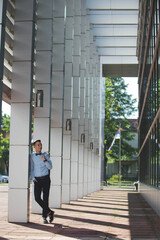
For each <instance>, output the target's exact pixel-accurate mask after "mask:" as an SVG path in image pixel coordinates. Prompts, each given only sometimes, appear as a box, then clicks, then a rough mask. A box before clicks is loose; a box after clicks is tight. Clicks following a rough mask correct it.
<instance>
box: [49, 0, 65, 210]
mask: <svg viewBox="0 0 160 240" xmlns="http://www.w3.org/2000/svg"><path fill="white" fill-rule="evenodd" d="M53 3H54V11H53V16H54V18H53V79H52V109H51V148H50V158H51V160H52V163H53V170H52V171H51V191H50V206H51V207H54V208H59V207H60V205H61V197H62V196H61V187H62V185H61V183H62V163H63V152H62V150H63V104H64V32H65V6H66V5H65V0H58V1H57V0H54V1H53Z"/></svg>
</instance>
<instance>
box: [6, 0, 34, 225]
mask: <svg viewBox="0 0 160 240" xmlns="http://www.w3.org/2000/svg"><path fill="white" fill-rule="evenodd" d="M15 8H16V10H15V26H14V49H13V75H12V95H11V127H10V156H9V180H10V181H9V198H8V199H9V205H8V214H9V217H8V219H9V221H10V222H28V220H29V219H28V217H29V214H28V213H29V180H28V179H29V178H28V177H29V153H30V141H31V131H30V129H31V113H32V111H31V110H32V105H31V103H32V91H33V90H32V86H33V60H34V58H33V57H34V31H35V22H34V21H35V1H34V0H29V1H26V0H16V2H15ZM24 9H25V11H24Z"/></svg>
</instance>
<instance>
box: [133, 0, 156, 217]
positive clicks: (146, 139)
mask: <svg viewBox="0 0 160 240" xmlns="http://www.w3.org/2000/svg"><path fill="white" fill-rule="evenodd" d="M159 6H160V1H159V0H156V1H152V0H147V1H140V9H139V27H138V41H137V55H138V60H139V71H138V78H139V165H140V179H139V180H140V191H141V193H142V194H143V195H144V197H145V198H146V199H147V201H149V203H150V204H151V205H152V207H153V208H154V209H155V210H156V211H157V213H159V214H160V203H159V197H160V128H159V126H160V125H159V122H160V108H159V106H160V105H159V103H160V55H159V54H160V29H159V20H160V9H159Z"/></svg>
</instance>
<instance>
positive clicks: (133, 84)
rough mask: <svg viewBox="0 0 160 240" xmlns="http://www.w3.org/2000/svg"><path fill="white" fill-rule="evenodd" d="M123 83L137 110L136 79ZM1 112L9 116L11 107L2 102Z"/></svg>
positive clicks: (136, 115)
mask: <svg viewBox="0 0 160 240" xmlns="http://www.w3.org/2000/svg"><path fill="white" fill-rule="evenodd" d="M123 79H124V80H125V83H126V84H128V88H127V93H128V94H131V95H133V98H136V99H137V103H136V104H135V107H137V108H138V83H137V82H138V79H137V78H125V77H124V78H123ZM2 112H3V113H6V114H7V115H11V107H10V105H9V104H7V103H5V102H4V101H3V102H2ZM130 118H138V111H137V112H136V113H134V114H133V115H132V116H130Z"/></svg>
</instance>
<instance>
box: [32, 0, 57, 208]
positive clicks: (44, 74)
mask: <svg viewBox="0 0 160 240" xmlns="http://www.w3.org/2000/svg"><path fill="white" fill-rule="evenodd" d="M52 5H53V2H52V0H46V1H43V0H39V1H38V8H37V41H36V57H35V60H36V71H35V108H34V141H35V140H37V139H41V140H42V144H43V149H42V150H43V151H44V152H48V153H49V152H50V110H51V89H52V85H51V81H52V76H51V73H52V30H53V6H52ZM39 90H42V91H43V106H42V107H39V106H37V103H36V95H37V92H38V91H39ZM53 171H54V170H53ZM32 193H33V191H32ZM32 200H33V201H32V212H34V213H38V212H41V211H42V210H41V208H40V206H39V205H38V204H37V203H36V202H35V200H34V197H32Z"/></svg>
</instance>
